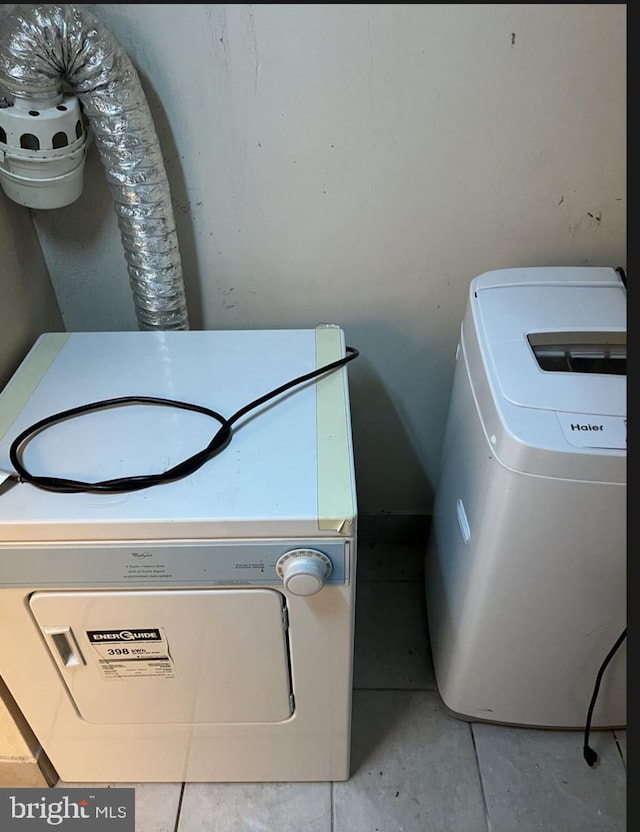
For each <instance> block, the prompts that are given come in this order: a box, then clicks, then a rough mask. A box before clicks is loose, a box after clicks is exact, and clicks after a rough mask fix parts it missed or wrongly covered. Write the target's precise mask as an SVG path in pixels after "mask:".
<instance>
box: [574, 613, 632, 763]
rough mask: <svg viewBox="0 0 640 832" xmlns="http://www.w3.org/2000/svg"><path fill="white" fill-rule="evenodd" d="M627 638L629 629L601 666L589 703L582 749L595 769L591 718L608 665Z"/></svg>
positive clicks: (596, 760)
mask: <svg viewBox="0 0 640 832" xmlns="http://www.w3.org/2000/svg"><path fill="white" fill-rule="evenodd" d="M626 637H627V628H626V627H625V628H624V630H623V631H622V633H621V634H620V635H619V636H618V639H617V640H616V643H615V644H614V645H613V647H612V648H611V650H609V652H608V653H607V655H606V657H605V660H604V661H603V662H602V664H601V665H600V670H599V671H598V675H597V676H596V684H595V687H594V689H593V695H592V697H591V702H590V703H589V711H588V713H587V724H586V725H585V729H584V745H583V747H582V755H583V757H584V758H585V760H586V761H587V763H588V764H589V765H590V766H591V767H592V768H593V766H594V765H595V764H596V763H597V762H598V755H597V753H596V752H595V751H594V750H593V748H591V747H590V746H589V731H590V730H591V717H592V716H593V709H594V707H595V704H596V699H597V698H598V691H599V690H600V682H601V681H602V676H603V675H604V672H605V670H606V668H607V665H608V664H609V662H610V661H611V659H612V658H613V657H614V655H615V653H616V650H617V649H618V647H620V645H621V644H622V642H623V641H624V640H625V638H626Z"/></svg>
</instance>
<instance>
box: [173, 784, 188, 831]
mask: <svg viewBox="0 0 640 832" xmlns="http://www.w3.org/2000/svg"><path fill="white" fill-rule="evenodd" d="M185 786H186V783H183V784H182V785H181V786H180V797H179V798H178V811H177V812H176V823H175V826H174V827H173V832H178V827H179V826H180V811H181V810H182V798H183V797H184V787H185Z"/></svg>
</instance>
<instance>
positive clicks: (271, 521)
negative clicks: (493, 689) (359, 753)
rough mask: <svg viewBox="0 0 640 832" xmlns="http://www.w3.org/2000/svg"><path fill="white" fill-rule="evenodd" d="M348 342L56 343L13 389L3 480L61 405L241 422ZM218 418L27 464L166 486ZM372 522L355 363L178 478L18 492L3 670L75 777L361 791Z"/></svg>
mask: <svg viewBox="0 0 640 832" xmlns="http://www.w3.org/2000/svg"><path fill="white" fill-rule="evenodd" d="M348 349H349V348H346V347H345V343H344V335H343V333H342V331H341V330H340V329H339V328H338V327H334V326H320V327H317V328H315V329H308V330H288V331H287V330H259V331H242V332H239V331H222V332H205V331H191V332H125V333H112V332H111V333H73V334H53V333H51V334H46V335H44V336H42V337H41V338H40V339H39V340H38V341H37V343H36V344H35V346H34V347H33V349H32V350H31V352H30V353H29V354H28V356H27V357H26V359H25V360H24V362H23V363H22V365H21V366H20V368H19V369H18V371H17V373H16V374H15V376H14V377H13V379H12V380H11V381H10V383H9V384H8V385H7V387H6V389H5V390H4V392H3V394H2V396H1V398H0V434H4V437H3V438H2V441H1V443H0V468H4V469H7V470H11V468H12V465H11V461H10V456H9V449H10V447H11V444H12V442H13V441H14V440H15V439H16V437H17V436H18V435H19V434H20V432H22V431H24V430H25V429H26V428H27V427H29V426H31V425H34V424H35V423H36V422H38V421H39V420H41V419H43V418H45V417H48V416H49V415H51V414H55V413H59V412H61V411H65V410H67V409H70V408H74V407H76V406H81V405H83V404H86V403H91V402H98V401H102V400H106V399H112V398H119V397H126V396H143V397H145V396H148V397H161V398H166V399H170V400H177V401H182V402H187V403H197V404H199V405H203V406H205V407H207V408H211V409H213V410H215V411H216V412H218V413H219V414H222V416H223V417H224V418H229V417H230V415H231V414H232V413H236V412H238V411H239V410H240V409H242V408H243V407H244V406H245V405H247V404H248V403H250V402H253V401H255V400H256V399H257V398H259V397H261V396H262V395H263V394H266V393H268V392H269V391H272V390H275V389H277V388H279V387H280V386H281V385H285V384H286V383H288V382H289V381H290V380H291V379H294V378H297V377H299V376H302V375H305V374H308V373H312V372H314V371H315V370H316V369H317V368H318V367H323V366H325V365H326V364H328V363H331V362H333V361H336V360H340V359H342V358H343V357H344V356H345V355H346V352H345V350H348ZM353 352H355V351H353ZM219 427H220V425H219V424H217V423H216V421H215V420H212V419H211V418H209V417H208V416H206V415H204V414H202V413H198V412H192V411H185V410H181V409H177V408H175V407H164V406H159V405H155V404H138V405H130V406H127V407H122V406H121V407H118V406H115V407H109V408H107V409H104V410H98V411H94V412H90V413H85V414H83V415H82V417H80V418H69V419H64V420H62V421H60V422H58V423H56V424H54V425H52V426H50V427H49V428H48V429H47V430H44V431H43V432H40V433H38V432H37V433H36V435H35V436H33V438H32V439H31V441H29V442H28V443H27V444H26V446H25V447H24V448H23V451H22V462H23V464H24V466H25V468H26V469H28V470H29V472H31V473H32V474H34V475H37V476H42V477H56V478H65V479H74V480H77V481H84V482H86V481H90V482H95V481H96V480H100V481H104V480H108V479H116V478H119V477H124V476H126V477H132V476H138V475H146V474H149V473H154V472H157V471H163V470H167V469H170V468H171V467H172V466H174V465H176V464H178V463H180V462H181V461H182V460H184V459H185V458H188V457H190V456H191V455H193V454H195V453H197V452H198V451H199V450H200V449H202V448H203V447H205V446H206V445H207V444H208V443H209V441H210V440H211V437H212V435H213V434H214V433H215V432H216V431H217V430H218V428H219ZM356 521H357V511H356V494H355V485H354V467H353V454H352V442H351V426H350V415H349V398H348V387H347V372H346V368H345V367H344V366H343V367H340V368H338V369H337V370H334V371H332V372H330V373H328V374H325V375H322V376H321V377H320V378H318V379H315V380H310V381H307V382H306V383H303V384H300V385H298V386H296V387H295V388H293V389H291V390H288V391H286V392H283V393H281V394H279V395H278V396H277V397H276V398H273V399H271V400H269V401H267V402H265V403H263V404H261V405H259V406H257V407H255V408H253V409H252V410H251V411H250V412H248V413H247V414H246V415H244V416H243V417H242V418H240V419H239V420H238V421H237V423H236V424H235V425H234V434H233V437H232V440H231V442H230V443H229V444H228V445H227V446H226V448H225V449H224V450H223V451H222V452H221V453H219V454H218V455H217V456H215V457H214V458H212V459H210V460H209V461H208V462H206V463H205V464H204V465H202V466H201V467H199V468H198V469H197V470H195V471H194V472H193V473H191V474H190V475H188V476H185V477H182V478H179V479H176V480H175V481H172V482H167V483H164V484H160V485H154V486H153V487H148V488H144V489H142V490H137V491H129V492H126V493H93V492H88V493H57V492H52V491H50V490H47V489H46V488H42V487H39V486H35V485H33V484H31V483H28V482H24V481H23V482H19V483H17V484H14V485H13V487H11V488H9V489H8V490H6V491H5V492H4V493H3V494H2V495H1V496H0V631H1V633H2V638H1V639H0V675H1V676H2V678H3V679H4V680H5V682H6V684H7V686H8V687H9V690H10V691H11V693H12V694H13V696H14V697H15V699H16V700H17V702H18V704H19V706H20V708H21V709H22V711H23V713H24V715H25V717H26V718H27V720H28V722H29V724H30V726H31V728H32V729H33V731H34V732H35V734H36V736H37V737H38V739H39V741H40V743H41V745H42V747H43V749H44V750H45V752H46V753H47V755H48V756H49V758H50V759H51V761H52V763H53V765H54V766H55V768H56V770H57V772H58V774H59V776H60V778H61V779H62V780H63V781H67V782H145V781H147V782H158V781H166V782H181V781H191V782H198V781H200V782H203V781H210V782H216V781H305V780H306V781H330V780H344V779H346V778H347V777H348V776H349V749H350V714H351V687H352V658H353V624H354V591H355V574H356Z"/></svg>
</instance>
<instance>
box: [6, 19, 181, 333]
mask: <svg viewBox="0 0 640 832" xmlns="http://www.w3.org/2000/svg"><path fill="white" fill-rule="evenodd" d="M63 82H64V83H66V84H67V85H68V86H69V87H70V88H71V90H72V91H73V93H74V94H75V95H76V96H77V97H78V99H79V100H80V102H81V104H82V109H83V111H84V114H85V116H86V117H87V119H88V122H89V125H90V127H91V129H92V133H93V138H94V141H95V143H96V147H97V149H98V152H99V154H100V159H101V160H102V164H103V165H104V168H105V171H106V177H107V181H108V182H109V185H110V187H111V192H112V194H113V199H114V203H115V211H116V214H117V216H118V226H119V228H120V233H121V236H122V243H123V246H124V251H125V258H126V261H127V265H128V270H129V277H130V282H131V288H132V291H133V297H134V303H135V308H136V317H137V320H138V326H139V328H140V329H161V330H168V329H188V328H189V324H188V319H187V308H186V299H185V292H184V284H183V279H182V266H181V262H180V252H179V249H178V241H177V235H176V228H175V219H174V214H173V208H172V205H171V195H170V191H169V184H168V181H167V175H166V171H165V167H164V160H163V158H162V153H161V150H160V144H159V141H158V137H157V134H156V130H155V126H154V123H153V119H152V116H151V112H150V110H149V106H148V103H147V100H146V97H145V95H144V92H143V90H142V86H141V84H140V79H139V78H138V74H137V72H136V70H135V68H134V66H133V64H132V63H131V60H130V59H129V57H128V56H127V54H126V53H125V51H124V50H123V49H122V47H121V46H120V45H119V44H118V43H117V42H116V40H115V38H114V36H113V35H112V34H111V33H110V32H109V31H108V30H107V29H106V28H105V27H104V26H103V25H102V24H101V23H100V22H99V21H98V20H97V19H96V18H95V17H94V16H93V15H91V14H90V13H88V12H87V11H86V10H84V9H80V8H78V7H77V6H72V5H43V6H19V7H16V8H15V10H14V11H12V12H11V13H10V14H9V15H7V16H6V17H5V19H4V20H3V21H2V25H1V26H0V97H4V99H5V101H4V103H5V105H6V104H9V105H10V104H11V103H12V101H15V100H18V99H29V98H34V99H36V100H46V99H47V98H51V97H55V96H56V95H59V94H60V92H61V90H62V87H63Z"/></svg>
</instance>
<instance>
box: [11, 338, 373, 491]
mask: <svg viewBox="0 0 640 832" xmlns="http://www.w3.org/2000/svg"><path fill="white" fill-rule="evenodd" d="M346 353H347V354H346V355H345V356H344V357H343V358H340V359H338V360H337V361H332V362H331V363H330V364H325V365H324V366H322V367H318V368H317V369H316V370H312V371H311V372H309V373H305V374H304V375H302V376H298V377H297V378H294V379H292V380H291V381H288V382H286V383H285V384H282V385H281V386H280V387H277V388H276V389H275V390H271V391H269V392H268V393H265V395H264V396H260V398H258V399H255V400H254V401H252V402H250V403H249V404H247V405H245V406H244V407H241V408H240V410H237V411H236V412H235V413H234V414H233V415H232V416H230V417H229V418H228V419H227V418H225V417H224V416H222V415H221V414H220V413H218V412H216V411H215V410H211V409H210V408H208V407H204V406H203V405H198V404H191V403H189V402H181V401H175V400H173V399H163V398H156V397H154V396H122V397H120V398H115V399H104V400H102V401H98V402H91V403H90V404H84V405H80V406H79V407H72V408H70V409H69V410H63V411H61V412H59V413H55V414H53V415H52V416H47V417H46V418H45V419H41V420H40V421H39V422H35V423H34V424H33V425H31V426H30V427H28V428H26V429H25V430H23V431H22V432H21V433H20V434H19V435H18V436H16V438H15V439H14V440H13V442H12V443H11V447H10V448H9V458H10V460H11V464H12V465H13V467H14V468H15V470H16V472H17V477H18V481H19V482H27V483H31V485H35V486H36V487H38V488H41V489H44V490H45V491H55V492H59V493H63V494H74V493H79V492H87V491H90V492H98V493H105V492H106V493H109V494H112V493H122V492H125V491H140V490H141V489H143V488H150V487H151V486H154V485H160V484H162V483H167V482H173V481H175V480H178V479H182V478H183V477H186V476H188V475H189V474H192V473H193V472H194V471H197V470H198V468H200V467H201V466H202V465H204V463H205V462H208V461H209V460H210V459H212V458H213V457H214V456H216V455H217V454H219V453H220V451H222V450H223V449H224V448H226V447H227V445H228V444H229V442H230V441H231V439H232V437H233V429H232V427H233V425H234V424H235V423H236V422H237V421H238V420H239V419H241V418H242V417H243V416H245V415H246V414H247V413H249V412H250V411H251V410H255V408H257V407H260V405H262V404H265V403H266V402H268V401H270V400H271V399H274V398H275V397H276V396H279V395H280V394H281V393H284V392H286V391H287V390H290V389H291V388H292V387H296V386H298V385H299V384H304V383H305V382H306V381H311V380H312V379H314V378H318V377H319V376H321V375H324V374H325V373H330V372H332V371H334V370H337V369H338V368H340V367H343V366H344V365H345V364H347V363H348V362H349V361H353V359H354V358H357V357H358V355H359V354H360V353H359V351H358V350H357V349H355V348H354V347H346ZM132 404H137V405H139V404H142V405H145V404H149V405H159V406H162V407H176V408H180V409H182V410H192V411H195V412H196V413H202V414H204V415H205V416H209V417H210V418H212V419H214V420H215V421H217V422H219V423H220V427H219V428H218V430H217V432H216V433H215V434H214V436H213V438H212V439H211V441H210V442H209V444H208V445H207V446H206V447H205V448H202V450H200V451H198V452H197V453H195V454H193V455H192V456H190V457H188V458H187V459H185V460H183V461H182V462H179V463H178V464H177V465H174V466H173V467H172V468H168V469H167V470H166V471H162V472H160V473H158V474H142V475H139V476H130V477H117V478H115V479H110V480H101V481H99V482H84V481H82V480H74V479H67V478H65V477H42V476H37V475H35V474H31V473H30V472H29V471H28V470H27V469H26V468H25V466H24V464H23V462H22V456H23V453H24V450H25V448H26V446H27V445H28V443H29V442H30V441H31V440H32V439H33V438H34V436H35V435H36V434H38V433H41V432H42V431H44V430H46V429H47V428H48V427H51V425H55V424H57V423H59V422H63V421H65V420H66V419H72V418H74V417H76V416H81V415H82V414H84V413H92V412H94V411H97V410H106V409H108V408H111V407H122V406H126V405H132Z"/></svg>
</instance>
